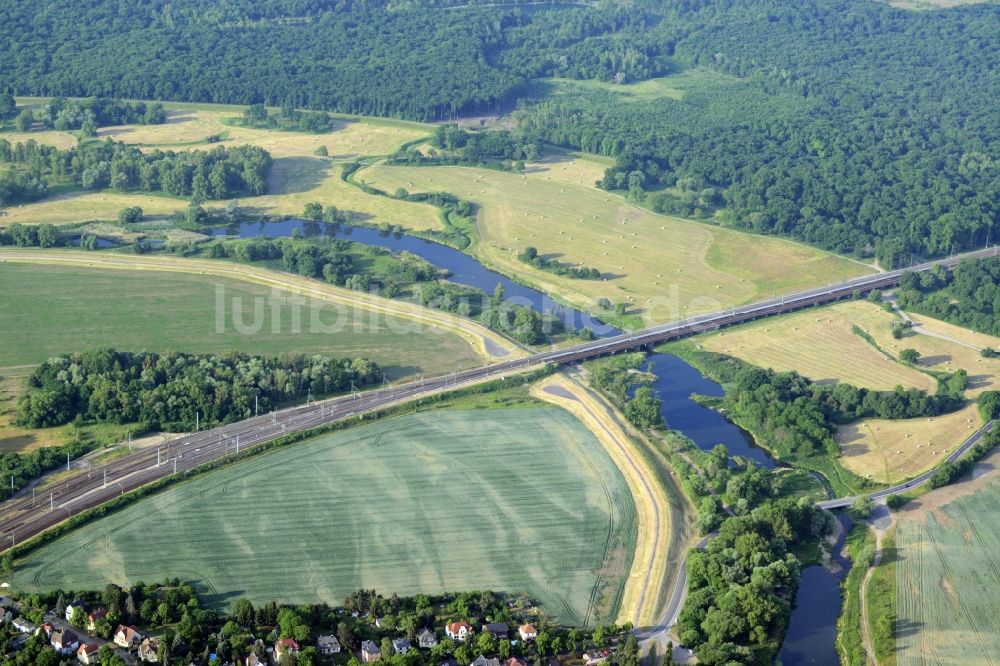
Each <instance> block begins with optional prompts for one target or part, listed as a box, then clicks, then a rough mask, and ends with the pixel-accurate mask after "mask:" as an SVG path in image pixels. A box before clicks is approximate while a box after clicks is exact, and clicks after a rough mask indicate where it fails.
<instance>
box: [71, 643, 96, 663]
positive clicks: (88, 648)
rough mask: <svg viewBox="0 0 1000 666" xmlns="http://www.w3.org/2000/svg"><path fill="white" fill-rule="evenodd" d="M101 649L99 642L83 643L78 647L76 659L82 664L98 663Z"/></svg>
mask: <svg viewBox="0 0 1000 666" xmlns="http://www.w3.org/2000/svg"><path fill="white" fill-rule="evenodd" d="M100 649H101V648H99V647H98V646H97V643H82V644H81V645H80V647H78V648H77V649H76V660H77V661H79V662H80V663H81V664H98V663H100V660H98V658H97V653H98V652H99V651H100Z"/></svg>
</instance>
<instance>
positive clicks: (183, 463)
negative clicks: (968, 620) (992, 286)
mask: <svg viewBox="0 0 1000 666" xmlns="http://www.w3.org/2000/svg"><path fill="white" fill-rule="evenodd" d="M997 255H1000V248H986V249H983V250H978V251H976V252H970V253H966V254H963V255H956V256H954V257H949V258H946V259H941V260H938V261H933V262H928V263H925V264H921V265H919V266H915V267H912V268H910V269H908V270H911V271H915V272H923V271H928V270H930V269H931V268H932V267H934V266H936V265H943V266H945V267H949V268H950V267H954V266H955V265H957V264H958V263H959V262H960V261H962V260H964V259H978V258H985V257H993V256H997ZM902 273H903V271H893V272H888V273H879V274H875V275H869V276H863V277H859V278H854V279H852V280H848V281H846V282H842V283H839V284H835V285H830V286H827V287H822V288H818V289H811V290H808V291H804V292H801V293H798V294H793V295H790V296H783V297H781V298H774V299H769V300H765V301H761V302H758V303H753V304H750V305H746V306H742V307H735V308H732V309H730V310H726V311H723V312H717V313H714V314H708V315H703V316H700V317H694V318H691V319H684V320H682V321H678V322H673V323H670V324H664V325H662V326H656V327H653V328H649V329H646V330H644V331H638V332H635V333H625V334H622V335H618V336H614V337H610V338H604V339H601V340H595V341H593V342H588V343H585V344H581V345H576V346H573V347H568V348H565V349H561V350H557V351H551V352H544V353H539V354H535V355H532V356H529V357H526V358H522V359H516V360H510V361H504V362H501V363H496V364H493V365H489V366H486V367H481V368H475V369H472V370H466V371H463V372H456V373H453V374H451V375H446V376H443V377H436V378H432V379H427V380H420V381H416V382H411V383H408V384H403V385H400V386H396V387H390V388H385V389H379V390H373V391H367V392H365V393H362V394H356V395H353V396H345V397H340V398H335V399H332V400H325V401H322V402H314V403H311V404H307V405H301V406H298V407H292V408H288V409H284V410H280V411H278V412H274V413H271V414H265V415H261V416H256V417H253V418H249V419H246V420H244V421H240V422H238V423H233V424H230V425H226V426H221V427H218V428H214V429H212V430H208V431H204V432H196V433H193V434H191V435H186V436H183V437H179V438H177V439H174V440H171V441H169V442H167V443H165V444H164V445H163V446H161V447H157V448H155V449H153V448H152V447H151V448H149V449H146V450H143V451H139V452H136V453H133V454H130V455H128V456H125V457H122V458H119V459H117V460H114V461H112V462H109V463H106V464H104V465H100V466H97V467H93V468H92V469H90V470H87V471H86V472H81V473H79V474H76V475H74V476H71V477H69V478H67V479H66V480H64V481H61V482H59V483H58V484H56V485H53V486H51V487H49V488H47V489H45V491H43V492H42V493H38V494H37V496H32V495H30V494H29V493H28V492H26V491H25V492H24V493H23V494H22V495H21V496H19V497H14V498H11V499H9V500H7V501H5V502H3V503H2V504H0V540H2V548H3V549H6V548H9V547H10V546H11V545H16V544H17V543H20V542H22V541H24V540H25V539H28V538H30V537H33V536H35V535H37V534H39V533H41V532H43V531H44V530H46V529H48V528H50V527H52V526H54V525H56V524H58V523H60V522H62V521H63V520H65V519H67V518H69V517H71V516H74V515H77V514H78V513H80V512H81V511H84V510H86V509H89V508H92V507H95V506H99V505H101V504H103V503H105V502H107V501H109V500H111V499H113V498H114V497H117V496H119V495H123V494H124V493H126V492H129V491H131V490H134V489H136V488H140V487H142V486H144V485H146V484H148V483H150V482H152V481H155V480H157V479H161V478H164V477H166V476H169V475H171V474H183V473H186V472H188V471H190V470H192V469H194V468H196V467H199V466H200V465H203V464H205V463H208V462H211V461H213V460H216V459H218V458H221V457H223V456H226V455H229V454H232V453H236V452H238V451H240V450H244V449H246V448H247V447H251V446H255V445H259V444H263V443H265V442H269V441H272V440H274V439H276V438H278V437H281V436H283V435H286V434H290V433H294V432H300V431H303V430H308V429H311V428H315V427H317V426H320V425H324V424H326V423H330V422H333V421H337V420H341V419H346V418H363V417H364V415H365V414H366V413H370V412H372V411H375V410H377V409H381V408H384V407H386V406H388V405H391V404H394V403H398V402H405V401H408V400H412V399H415V398H418V397H421V396H425V395H429V394H432V393H435V392H440V391H444V390H448V389H450V388H453V387H456V386H460V385H463V384H469V383H474V382H478V381H483V380H487V379H493V378H498V377H502V376H505V375H507V374H510V373H512V372H516V371H521V370H523V369H526V368H529V367H535V366H540V365H543V364H546V363H556V364H562V363H573V362H577V361H582V360H586V359H589V358H593V357H596V356H602V355H606V354H610V353H615V352H618V351H628V350H634V349H639V348H644V347H651V346H652V345H655V344H657V343H660V342H664V341H668V340H675V339H679V338H684V337H688V336H691V335H695V334H697V333H701V332H704V331H709V330H714V329H716V328H719V327H722V326H729V325H732V324H738V323H742V322H745V321H750V320H754V319H759V318H762V317H768V316H772V315H776V314H782V313H785V312H790V311H793V310H797V309H801V308H805V307H810V306H813V305H818V304H822V303H829V302H833V301H836V300H840V299H843V298H848V297H850V296H851V294H852V293H853V292H855V291H861V292H864V291H870V290H872V289H882V288H888V287H892V286H895V285H896V284H897V283H898V281H899V277H900V275H901V274H902ZM911 483H912V482H911Z"/></svg>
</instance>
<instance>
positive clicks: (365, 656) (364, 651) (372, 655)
mask: <svg viewBox="0 0 1000 666" xmlns="http://www.w3.org/2000/svg"><path fill="white" fill-rule="evenodd" d="M381 656H382V653H381V652H379V649H378V646H377V645H375V643H373V642H371V641H363V642H362V643H361V661H362V662H364V663H366V664H370V663H371V662H373V661H378V658H379V657H381Z"/></svg>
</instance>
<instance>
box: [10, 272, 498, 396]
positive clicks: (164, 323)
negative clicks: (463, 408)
mask: <svg viewBox="0 0 1000 666" xmlns="http://www.w3.org/2000/svg"><path fill="white" fill-rule="evenodd" d="M0 282H2V283H3V284H4V285H5V288H4V289H3V290H2V291H0V337H2V338H3V340H4V344H3V345H2V347H0V367H7V366H17V365H26V364H36V363H39V362H41V361H44V360H45V359H46V358H49V357H50V356H54V355H56V354H61V353H65V352H69V351H77V350H80V349H83V348H85V347H87V346H92V345H97V344H101V345H109V346H114V347H117V348H119V349H133V350H139V349H149V350H155V351H167V350H179V351H186V352H192V353H213V352H221V351H226V350H230V349H235V350H238V351H245V352H251V353H256V354H264V355H277V354H280V353H283V352H303V353H317V354H326V355H332V356H348V357H354V356H368V357H370V358H372V359H373V360H375V361H377V362H378V363H379V364H384V365H385V367H386V368H387V369H388V371H389V373H390V376H395V377H397V378H399V377H403V376H408V375H413V374H419V373H421V372H423V373H426V374H431V373H439V372H445V371H448V372H450V371H452V370H454V369H455V365H456V364H458V365H461V366H472V365H475V364H476V363H477V362H478V361H479V358H478V356H477V355H476V353H475V350H474V349H473V348H472V347H471V346H470V345H469V344H467V343H466V342H465V341H464V340H461V339H460V338H458V337H457V336H454V335H450V334H447V333H444V332H440V331H439V332H438V333H439V334H438V335H427V336H421V335H414V334H409V333H405V332H395V331H393V330H391V329H390V328H389V327H388V326H387V325H386V322H385V321H379V320H376V321H375V322H374V325H373V322H371V321H370V319H369V318H367V317H365V315H366V314H367V312H365V311H363V310H346V309H345V310H344V311H343V317H344V318H345V320H344V322H343V330H341V331H339V332H337V333H333V334H331V333H324V332H321V331H319V330H316V331H311V330H310V328H311V327H310V326H309V323H310V322H309V318H308V316H303V320H305V321H303V325H302V326H301V327H300V328H301V332H295V331H294V330H293V327H292V322H291V316H290V310H289V311H286V312H279V317H278V318H277V319H272V317H273V313H272V309H271V308H270V307H262V308H261V312H262V325H261V327H260V331H259V332H256V333H253V334H244V333H241V332H239V331H238V330H236V328H235V327H234V326H233V325H232V324H233V320H232V312H231V311H230V312H229V313H228V314H227V319H226V321H227V322H228V323H227V325H226V326H225V327H224V330H223V332H221V333H220V332H217V329H216V314H217V313H216V289H217V288H218V287H219V286H221V287H222V288H224V289H225V294H226V299H227V302H228V304H229V305H230V308H229V309H230V310H231V309H232V306H231V301H230V300H229V299H231V298H241V299H243V303H245V304H246V305H245V306H244V307H245V308H246V317H245V320H246V322H247V323H248V324H249V323H250V322H251V321H252V316H251V308H252V301H253V299H254V298H257V297H263V298H267V297H269V296H271V293H272V292H271V290H270V289H268V288H266V287H264V286H261V285H257V284H253V283H250V282H243V281H239V280H232V279H221V278H216V277H212V278H208V279H206V278H205V277H202V276H198V275H186V274H177V273H160V272H153V271H148V272H138V273H136V272H130V273H125V272H123V271H120V270H104V269H91V268H76V267H64V266H39V265H25V264H12V263H10V262H4V263H2V264H0ZM286 295H287V294H286ZM303 310H304V311H305V312H308V310H307V309H306V308H303ZM323 315H324V316H323V320H322V321H324V322H328V323H331V324H333V323H334V322H335V321H336V311H335V310H333V309H332V308H331V309H330V310H328V311H327V312H324V313H323ZM282 317H284V321H282ZM275 327H276V329H277V330H275ZM357 329H361V330H357ZM418 364H419V365H418Z"/></svg>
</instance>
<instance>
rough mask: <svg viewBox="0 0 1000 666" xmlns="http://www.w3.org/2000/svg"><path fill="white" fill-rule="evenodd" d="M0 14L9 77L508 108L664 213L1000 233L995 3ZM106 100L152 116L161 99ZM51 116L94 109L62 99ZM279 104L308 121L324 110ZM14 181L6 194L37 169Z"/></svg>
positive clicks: (139, 95) (131, 8)
mask: <svg viewBox="0 0 1000 666" xmlns="http://www.w3.org/2000/svg"><path fill="white" fill-rule="evenodd" d="M0 22H2V24H3V25H4V28H5V29H4V31H3V34H0V80H2V81H3V82H4V87H5V88H6V89H7V90H8V91H10V92H15V93H18V94H37V95H73V96H94V95H115V96H118V97H126V98H135V99H173V100H193V101H211V102H230V103H244V104H262V103H267V104H272V105H276V106H284V107H286V108H292V107H304V108H311V109H314V110H336V111H345V112H353V113H365V114H375V115H391V116H401V117H406V118H414V119H428V120H436V119H443V118H449V117H455V116H458V115H469V114H478V113H489V112H495V111H497V110H501V109H513V108H515V106H521V107H522V108H524V110H523V111H522V112H521V113H520V114H519V115H520V125H519V130H518V133H519V135H520V139H519V143H520V145H524V146H538V145H539V144H540V143H542V142H548V143H555V144H559V145H563V146H567V147H572V148H580V149H584V150H587V151H592V152H597V153H601V154H604V155H609V156H613V157H615V158H617V164H616V166H615V167H613V168H612V169H610V170H609V171H608V173H607V174H606V176H605V177H604V178H603V180H602V185H603V186H604V187H607V188H611V189H623V190H628V191H630V192H631V194H632V195H633V196H635V197H636V198H637V200H640V201H643V202H645V203H646V204H647V205H649V206H651V207H653V208H655V209H656V210H660V211H662V212H668V213H672V214H682V215H690V216H694V217H704V218H712V219H715V220H716V221H718V222H719V223H721V224H725V225H728V226H733V227H737V228H741V229H747V230H750V231H755V232H760V233H769V234H782V235H789V236H793V237H796V238H800V239H803V240H805V241H808V242H810V243H815V244H817V245H820V246H823V247H826V248H829V249H832V250H835V251H839V252H845V253H852V254H855V255H858V256H866V257H870V256H877V257H878V259H879V260H880V261H881V263H882V264H883V265H885V266H901V265H906V264H907V263H908V262H910V261H913V260H915V259H916V258H917V257H918V256H926V255H941V254H946V253H949V252H952V251H956V250H961V249H966V248H970V247H973V246H976V245H978V244H981V243H983V242H985V240H986V238H987V236H988V234H990V233H991V232H993V233H994V237H997V235H996V234H997V233H1000V208H998V206H1000V204H998V201H1000V168H998V166H997V165H998V160H1000V108H998V107H997V105H996V104H995V103H994V100H995V99H996V98H997V97H998V95H1000V80H998V79H997V77H996V76H994V75H993V73H992V67H993V64H994V60H995V59H994V58H993V55H994V54H996V53H997V52H1000V7H998V6H996V5H978V6H970V7H961V8H955V9H950V10H948V11H931V12H908V11H904V10H900V9H896V8H893V7H891V6H889V5H888V3H881V2H871V1H870V0H832V1H821V0H805V1H804V2H796V3H788V2H784V1H783V0H721V1H715V0H713V1H709V0H681V1H679V2H672V3H662V2H658V1H657V0H635V1H634V2H630V3H627V4H626V3H614V2H599V3H595V4H588V5H584V4H573V3H546V2H541V3H526V2H512V3H502V4H497V5H494V4H484V5H477V4H470V3H459V2H451V1H449V0H413V1H409V2H395V1H394V2H389V1H388V0H314V1H312V2H299V1H297V0H272V1H271V2H267V3H263V4H262V3H256V2H250V0H230V1H229V2H226V3H224V4H223V5H218V6H213V7H212V8H210V9H205V8H204V7H203V5H202V3H197V2H194V0H179V1H176V2H169V3H167V2H165V1H164V0H158V1H155V2H150V3H138V4H137V3H129V2H125V1H124V0H113V1H109V2H101V3H89V4H80V3H75V2H70V1H69V0H56V1H55V2H51V3H45V4H44V5H39V4H37V3H23V2H16V1H14V0H0ZM677 72H695V73H698V72H702V73H704V72H708V73H710V74H711V75H710V76H703V77H701V78H702V79H704V80H702V81H701V82H700V83H697V84H692V85H690V86H689V87H688V88H686V89H685V90H684V92H683V95H682V96H680V97H678V96H671V95H665V96H656V97H653V98H645V97H639V98H637V99H631V98H629V99H628V100H627V101H626V100H624V99H623V98H622V97H621V96H620V95H619V94H617V93H616V92H613V91H614V90H620V89H623V88H622V87H619V88H615V87H614V86H613V85H612V86H608V87H605V88H604V89H598V88H594V87H587V88H581V89H580V91H578V93H577V94H572V93H569V94H559V95H553V96H549V95H546V94H544V92H543V94H539V90H542V91H544V90H545V86H544V85H539V84H538V83H537V82H538V81H539V79H540V78H542V77H565V78H575V79H595V80H600V81H604V82H608V83H611V84H615V83H618V84H628V83H631V82H636V81H641V80H645V79H648V78H650V77H656V76H663V75H666V74H672V73H677ZM5 99H6V98H5ZM61 103H62V104H64V105H65V104H66V103H65V102H61ZM6 106H9V104H3V103H0V111H2V110H3V109H5V108H6ZM92 111H93V113H94V114H95V119H96V121H97V122H101V121H102V119H101V118H100V117H97V116H100V115H101V114H100V113H98V111H101V109H92ZM140 111H142V113H141V114H140ZM112 112H114V113H113V114H112ZM5 113H7V114H10V113H11V111H10V110H9V109H6V111H5ZM122 113H124V114H125V115H122ZM108 114H109V115H114V114H117V115H115V120H120V119H121V118H123V117H125V116H126V115H127V116H128V117H130V118H132V117H136V116H137V115H141V121H144V122H155V121H156V117H157V113H156V110H155V105H154V106H150V107H148V108H146V109H140V108H139V107H138V106H137V107H135V108H134V109H132V110H129V109H126V108H124V107H122V106H121V105H120V104H118V105H115V106H114V107H113V108H111V109H109V110H108ZM129 114H130V115H129ZM44 115H45V119H42V120H41V121H40V122H50V123H52V124H53V125H55V124H56V123H60V124H65V125H66V126H68V127H70V126H76V125H77V124H79V125H80V126H81V127H82V124H83V123H84V122H85V121H86V118H85V116H86V110H82V111H81V110H80V109H77V110H72V104H69V105H66V106H65V107H64V109H62V110H56V111H55V113H53V111H52V110H49V111H46V112H45V114H44ZM147 115H148V116H149V119H147ZM60 118H61V119H60ZM46 119H47V120H46ZM111 120H112V119H110V118H109V119H108V121H111ZM314 121H315V122H314ZM253 122H267V123H271V122H272V121H271V120H269V119H266V118H259V119H257V120H256V121H253ZM274 122H276V123H277V125H278V126H282V125H283V124H288V125H296V124H297V123H300V122H305V123H306V124H307V125H309V126H310V127H312V128H313V129H316V130H318V129H319V125H321V124H322V117H321V116H309V115H306V116H303V117H302V118H299V119H284V118H282V119H278V120H275V121H274ZM11 178H12V179H14V181H15V182H8V183H6V187H7V189H8V190H15V191H17V190H30V189H31V188H32V186H33V183H32V182H30V174H29V175H24V174H22V175H18V176H12V177H11ZM18 179H20V180H18ZM21 181H24V182H21ZM716 212H718V216H717V217H716V216H715V215H714V214H715V213H716Z"/></svg>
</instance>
